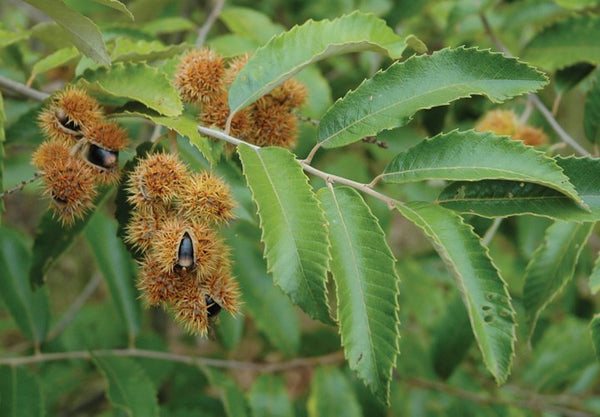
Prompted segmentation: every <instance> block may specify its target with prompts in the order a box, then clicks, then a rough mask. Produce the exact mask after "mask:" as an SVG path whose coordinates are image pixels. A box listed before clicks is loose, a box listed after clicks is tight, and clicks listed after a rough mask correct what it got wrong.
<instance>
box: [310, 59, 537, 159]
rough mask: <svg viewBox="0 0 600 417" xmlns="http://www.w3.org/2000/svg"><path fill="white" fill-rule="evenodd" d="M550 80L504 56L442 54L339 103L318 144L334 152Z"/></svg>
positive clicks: (385, 75) (393, 72)
mask: <svg viewBox="0 0 600 417" xmlns="http://www.w3.org/2000/svg"><path fill="white" fill-rule="evenodd" d="M546 83H547V78H546V77H545V76H544V75H543V74H542V73H540V72H538V71H536V70H535V69H534V68H532V67H530V66H528V65H527V64H524V63H522V62H519V61H517V60H516V59H513V58H506V57H505V56H503V55H502V54H499V53H493V52H490V51H482V50H478V49H476V48H469V49H465V48H458V49H443V50H441V51H438V52H435V53H433V54H431V55H419V56H413V57H412V58H410V59H408V60H407V61H405V62H396V63H394V64H392V65H390V66H389V67H388V68H387V69H386V70H385V71H381V72H378V73H377V74H375V76H374V77H373V78H371V79H369V80H365V81H364V82H363V83H362V84H361V85H360V86H358V88H357V89H356V90H354V91H350V92H349V93H348V94H346V96H344V98H342V99H341V100H338V101H337V102H336V103H335V104H334V105H333V106H332V107H331V108H330V109H329V110H328V111H327V113H325V115H324V116H323V118H322V119H321V123H319V131H318V140H319V142H322V145H323V147H324V148H335V147H339V146H344V145H347V144H350V143H352V142H356V141H357V140H360V139H362V138H364V137H367V136H373V135H375V134H377V133H378V132H380V131H382V130H385V129H393V128H396V127H400V126H404V125H405V124H407V123H408V122H409V121H410V120H411V118H412V117H413V115H414V114H415V113H416V112H417V111H419V110H423V109H430V108H432V107H436V106H441V105H444V104H448V103H450V102H452V101H454V100H457V99H460V98H465V97H471V96H473V95H485V96H487V97H488V98H489V99H490V100H492V101H493V102H502V101H505V100H507V99H509V98H512V97H515V96H518V95H520V94H524V93H527V92H532V91H536V90H538V89H540V88H542V87H543V86H544V85H545V84H546Z"/></svg>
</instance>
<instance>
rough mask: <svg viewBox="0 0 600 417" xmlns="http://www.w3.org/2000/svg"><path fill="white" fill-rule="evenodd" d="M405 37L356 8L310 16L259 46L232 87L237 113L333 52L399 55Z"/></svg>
mask: <svg viewBox="0 0 600 417" xmlns="http://www.w3.org/2000/svg"><path fill="white" fill-rule="evenodd" d="M405 48H406V44H405V43H404V41H403V40H402V39H401V38H400V37H399V36H398V35H396V34H395V33H394V31H393V30H392V29H391V28H390V27H388V26H387V25H386V23H385V21H383V20H381V19H378V18H377V17H375V16H374V15H370V14H364V13H361V12H358V11H357V12H354V13H352V14H349V15H346V16H342V17H340V18H337V19H334V20H322V21H319V22H315V21H313V20H309V21H308V22H306V23H304V24H303V25H301V26H295V27H294V28H292V29H291V30H289V31H287V32H285V33H282V34H281V35H279V36H276V37H274V38H272V39H271V40H270V41H269V42H268V43H267V44H266V45H265V46H263V47H262V48H259V49H258V50H257V51H256V52H255V53H254V55H253V56H252V58H250V60H249V61H248V63H247V64H246V65H245V66H244V68H243V69H242V70H241V71H240V73H239V74H238V76H237V78H236V79H235V81H234V82H233V84H232V85H231V88H230V90H229V108H230V109H231V113H232V114H233V113H235V112H237V111H239V110H241V109H242V108H244V107H246V106H247V105H248V104H250V103H252V102H253V101H254V100H256V99H258V98H259V97H261V96H262V95H264V94H266V93H268V92H269V91H270V90H272V89H273V88H275V87H276V86H277V85H279V84H281V83H282V82H284V81H285V80H287V79H289V78H291V77H293V76H294V74H296V73H297V72H299V71H300V70H301V69H302V68H304V67H306V66H308V65H310V64H312V63H314V62H317V61H320V60H322V59H325V58H327V57H330V56H334V55H339V54H345V53H350V52H359V51H377V52H381V53H384V54H386V55H389V56H390V57H392V58H399V57H400V56H402V52H403V51H404V49H405Z"/></svg>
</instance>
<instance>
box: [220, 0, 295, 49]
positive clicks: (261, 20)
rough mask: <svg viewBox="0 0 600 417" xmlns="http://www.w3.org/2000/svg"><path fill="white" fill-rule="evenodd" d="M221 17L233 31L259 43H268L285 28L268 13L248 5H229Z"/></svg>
mask: <svg viewBox="0 0 600 417" xmlns="http://www.w3.org/2000/svg"><path fill="white" fill-rule="evenodd" d="M219 18H220V19H221V20H222V21H223V23H225V26H227V29H229V30H230V31H231V32H233V33H234V34H236V35H239V36H241V37H242V38H246V39H251V40H253V41H255V42H258V45H263V44H265V43H267V42H268V41H269V39H271V38H272V37H273V36H275V35H279V34H280V33H281V32H283V31H284V29H285V28H284V27H283V26H281V25H280V24H277V23H273V21H272V20H271V19H270V18H269V17H268V16H267V15H265V14H263V13H261V12H259V11H257V10H254V9H249V8H246V7H228V8H226V9H225V10H223V11H222V12H221V15H220V16H219Z"/></svg>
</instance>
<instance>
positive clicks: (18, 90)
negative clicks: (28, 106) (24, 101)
mask: <svg viewBox="0 0 600 417" xmlns="http://www.w3.org/2000/svg"><path fill="white" fill-rule="evenodd" d="M0 89H1V90H4V91H8V92H10V93H13V94H16V95H19V96H23V97H27V98H32V99H34V100H38V101H43V100H46V99H47V98H48V97H50V94H48V93H44V92H42V91H38V90H35V89H33V88H30V87H27V86H26V85H25V84H21V83H18V82H16V81H13V80H11V79H9V78H6V77H3V76H1V75H0Z"/></svg>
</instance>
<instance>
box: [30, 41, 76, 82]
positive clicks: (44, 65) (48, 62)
mask: <svg viewBox="0 0 600 417" xmlns="http://www.w3.org/2000/svg"><path fill="white" fill-rule="evenodd" d="M79 56H80V53H79V51H78V50H77V48H75V47H73V46H70V47H68V48H62V49H59V50H58V51H54V52H53V53H51V54H50V55H48V56H46V57H44V58H42V59H40V60H39V61H37V62H36V63H35V64H34V65H33V68H32V69H31V76H32V77H37V76H38V75H39V74H42V73H44V72H46V71H49V70H51V69H54V68H56V67H60V66H61V65H65V64H67V63H68V62H70V61H73V60H75V59H76V58H78V57H79Z"/></svg>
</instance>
